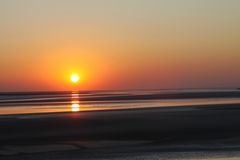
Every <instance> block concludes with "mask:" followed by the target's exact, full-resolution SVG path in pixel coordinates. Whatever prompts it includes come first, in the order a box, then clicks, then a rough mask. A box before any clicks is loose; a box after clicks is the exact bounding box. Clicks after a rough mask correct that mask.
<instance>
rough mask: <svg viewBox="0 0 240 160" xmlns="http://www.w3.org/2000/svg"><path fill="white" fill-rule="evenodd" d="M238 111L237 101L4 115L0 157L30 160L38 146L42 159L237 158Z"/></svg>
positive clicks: (239, 144)
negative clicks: (44, 157) (224, 156)
mask: <svg viewBox="0 0 240 160" xmlns="http://www.w3.org/2000/svg"><path fill="white" fill-rule="evenodd" d="M239 115H240V104H230V105H208V106H206V105H204V106H201V105H197V106H192V107H189V106H188V107H185V106H179V107H161V108H148V109H128V110H117V111H116V110H115V111H89V112H77V113H49V114H26V115H14V116H6V117H5V118H4V117H2V118H1V119H0V130H1V132H0V148H1V150H0V154H1V155H2V156H1V159H11V158H13V159H14V158H17V157H19V155H21V156H27V157H28V156H29V157H30V158H29V159H31V156H30V155H32V156H34V157H35V155H41V154H42V153H41V154H40V153H39V152H41V151H42V152H44V154H43V155H45V156H46V159H50V157H51V156H53V157H54V156H56V157H58V156H59V155H68V156H72V155H75V156H76V157H75V158H81V157H85V159H87V158H89V159H91V158H92V159H94V158H97V157H96V156H100V157H101V156H103V157H102V158H104V156H108V155H112V158H114V157H115V156H116V157H115V158H117V157H118V158H124V159H126V158H130V157H131V154H133V155H132V156H133V157H134V156H135V157H138V156H150V157H151V156H154V157H155V156H156V155H158V156H160V155H162V154H167V153H168V156H169V155H171V154H170V153H171V152H173V153H175V152H178V154H180V153H179V152H184V153H185V152H187V153H185V154H186V156H187V155H188V153H189V154H190V153H192V152H193V153H196V158H197V157H199V154H200V153H204V154H205V153H208V154H209V156H210V155H211V156H212V157H215V154H214V152H216V153H218V152H227V153H234V155H235V156H236V155H237V156H239V157H240V154H239V153H240V148H239V147H240V116H239ZM54 145H55V146H54ZM23 147H26V149H23ZM34 147H35V148H36V147H38V148H37V149H35V150H36V151H34V150H33V149H34ZM51 147H52V149H51ZM127 151H130V153H128V152H127ZM131 151H132V152H131ZM238 151H239V152H238ZM54 152H57V153H58V154H57V155H54ZM212 154H213V155H212ZM48 155H49V157H48ZM93 155H95V157H94V156H93ZM129 155H130V157H129ZM197 155H198V156H197ZM200 155H201V154H200ZM216 155H217V154H216ZM21 156H20V157H21ZM158 156H157V157H158ZM165 156H166V155H165ZM188 156H190V158H191V157H192V158H193V157H194V156H195V154H190V155H188ZM211 156H210V157H211ZM232 156H233V155H232ZM27 157H25V158H24V159H27ZM37 157H38V156H37ZM40 157H41V156H40ZM62 157H64V156H62ZM110 157H111V156H110ZM171 157H172V158H174V157H175V156H170V158H171ZM200 157H201V156H200ZM230 157H231V156H230ZM59 158H60V157H58V158H57V159H59ZM73 158H74V156H73ZM105 158H106V157H105ZM107 158H108V157H107ZM155 158H156V157H155ZM175 158H177V157H175ZM36 159H37V158H36ZM150 159H151V158H150Z"/></svg>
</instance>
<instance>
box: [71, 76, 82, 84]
mask: <svg viewBox="0 0 240 160" xmlns="http://www.w3.org/2000/svg"><path fill="white" fill-rule="evenodd" d="M70 79H71V81H72V82H73V83H77V82H79V80H80V77H79V75H78V74H72V75H71V78H70Z"/></svg>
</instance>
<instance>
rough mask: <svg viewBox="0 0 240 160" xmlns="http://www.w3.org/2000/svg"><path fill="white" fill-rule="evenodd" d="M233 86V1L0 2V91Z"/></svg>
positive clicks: (237, 61) (237, 20) (237, 56)
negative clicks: (77, 79)
mask: <svg viewBox="0 0 240 160" xmlns="http://www.w3.org/2000/svg"><path fill="white" fill-rule="evenodd" d="M72 73H78V74H79V75H80V77H81V81H80V83H79V84H77V85H73V84H71V82H70V80H69V77H70V75H71V74H72ZM235 87H240V1H239V0H41V1H40V0H23V1H19V0H1V1H0V91H34V90H72V89H76V88H77V89H80V90H98V89H111V90H114V89H161V88H162V89H176V88H235Z"/></svg>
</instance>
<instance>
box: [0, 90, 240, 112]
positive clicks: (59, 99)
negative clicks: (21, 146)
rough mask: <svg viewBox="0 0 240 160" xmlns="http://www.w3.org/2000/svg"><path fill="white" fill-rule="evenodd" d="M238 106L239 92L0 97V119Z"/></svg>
mask: <svg viewBox="0 0 240 160" xmlns="http://www.w3.org/2000/svg"><path fill="white" fill-rule="evenodd" d="M214 104H240V90H131V91H79V92H78V91H72V92H54V91H52V92H12V93H10V92H8V93H0V115H13V114H32V113H58V112H81V111H94V110H117V109H133V108H153V107H177V106H194V105H203V107H204V106H207V105H214Z"/></svg>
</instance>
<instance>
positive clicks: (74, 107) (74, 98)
mask: <svg viewBox="0 0 240 160" xmlns="http://www.w3.org/2000/svg"><path fill="white" fill-rule="evenodd" d="M71 109H72V112H79V111H80V104H79V95H78V93H72V105H71Z"/></svg>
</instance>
